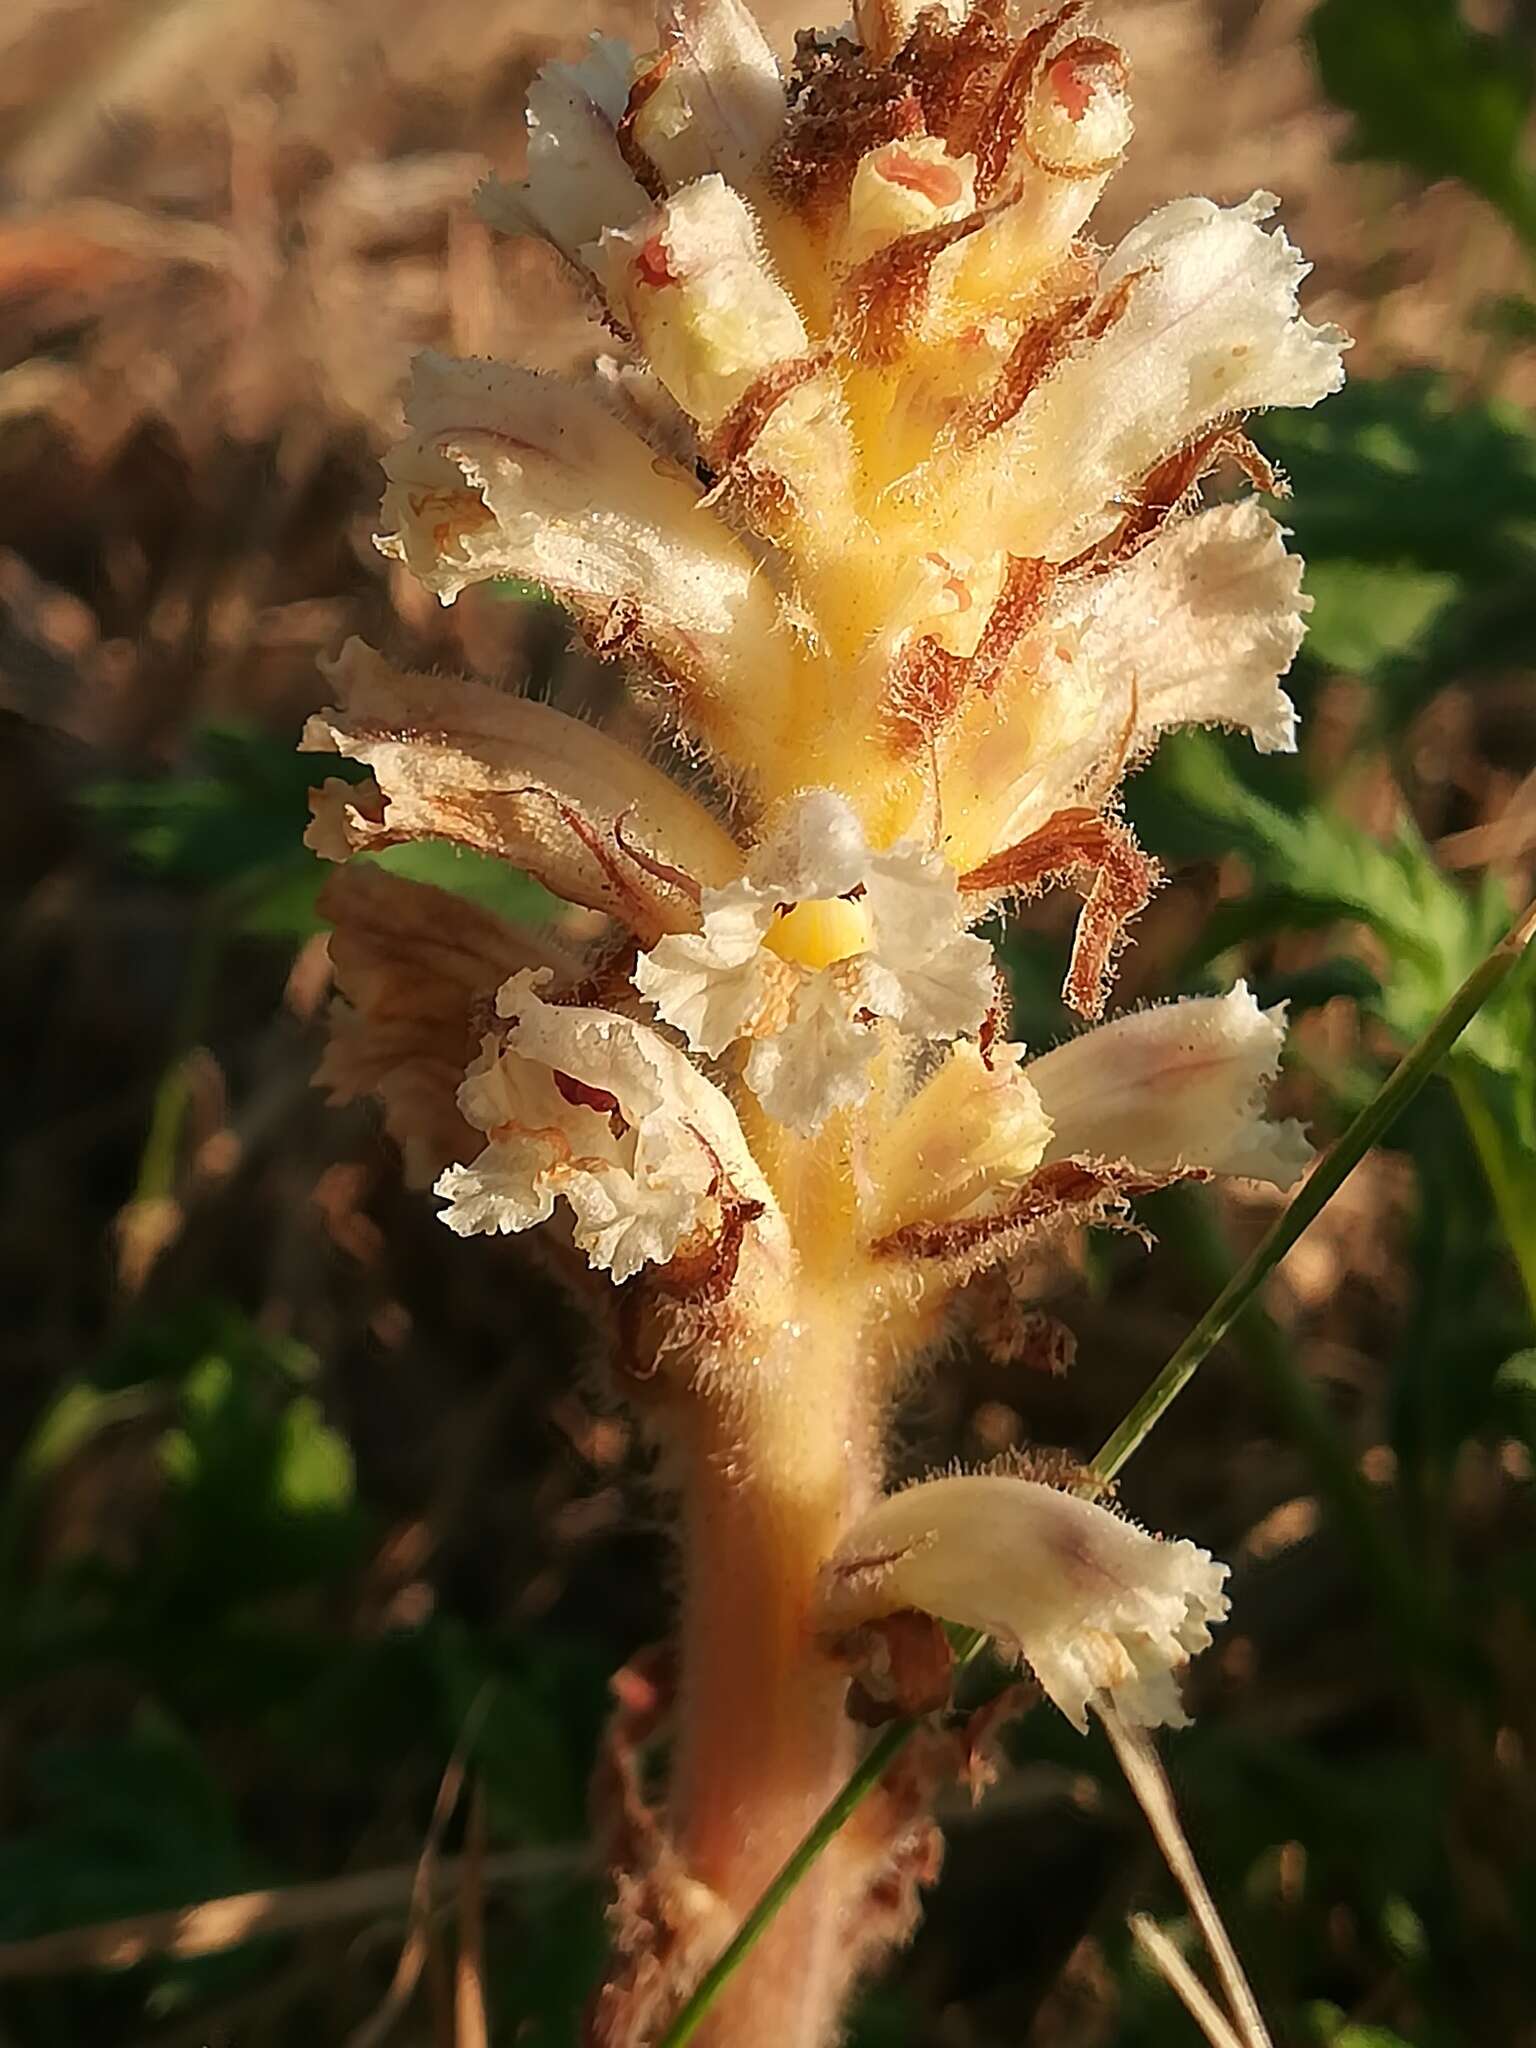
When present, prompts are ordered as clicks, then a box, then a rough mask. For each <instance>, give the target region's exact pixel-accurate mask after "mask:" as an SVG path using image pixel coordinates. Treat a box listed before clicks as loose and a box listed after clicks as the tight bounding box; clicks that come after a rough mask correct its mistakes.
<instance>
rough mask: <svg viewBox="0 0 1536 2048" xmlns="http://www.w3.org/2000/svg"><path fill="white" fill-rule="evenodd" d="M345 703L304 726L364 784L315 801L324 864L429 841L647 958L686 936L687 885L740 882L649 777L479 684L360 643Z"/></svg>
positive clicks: (610, 747)
mask: <svg viewBox="0 0 1536 2048" xmlns="http://www.w3.org/2000/svg"><path fill="white" fill-rule="evenodd" d="M331 673H332V678H333V680H334V681H335V682H336V683H338V684H339V685H340V686H341V697H342V701H341V703H340V705H339V706H338V707H336V708H335V709H333V710H330V711H326V712H322V713H320V714H319V715H318V716H316V717H315V718H312V719H311V720H310V722H309V725H308V727H307V728H306V730H305V735H304V744H305V746H306V747H307V748H308V749H309V750H310V751H312V752H334V753H341V754H347V755H350V756H351V758H352V759H353V760H356V761H361V762H362V763H363V764H364V765H365V766H366V767H368V768H370V769H371V770H372V771H373V776H374V782H373V783H372V784H371V785H370V784H366V783H365V784H363V785H362V786H361V787H353V786H350V785H348V784H345V783H340V782H332V783H329V784H327V785H326V787H325V788H324V789H323V790H322V791H320V792H318V793H317V795H316V798H315V801H314V809H315V820H314V823H313V824H312V825H311V828H310V833H309V844H310V845H311V846H312V847H313V848H314V850H315V851H316V852H317V853H320V854H321V855H323V856H324V857H325V858H327V859H332V860H336V859H345V858H346V857H347V856H348V855H349V854H350V853H354V852H358V851H367V850H369V849H377V848H380V847H384V846H393V845H398V844H400V843H401V842H402V841H409V840H416V839H442V840H447V841H450V842H451V843H453V844H455V845H458V846H466V847H470V848H472V849H473V850H474V851H476V852H477V853H485V854H492V855H494V856H496V857H497V858H499V859H501V860H505V861H508V862H509V863H511V864H512V865H513V866H514V867H519V868H522V869H525V870H526V871H527V872H528V873H529V874H531V875H533V876H535V877H536V878H537V879H538V880H539V881H541V882H543V883H544V884H545V886H546V887H547V888H549V889H551V890H552V891H553V892H554V893H555V894H556V895H558V896H561V897H563V898H564V899H565V901H566V902H568V903H577V904H582V905H585V906H586V907H587V908H589V909H592V910H600V911H603V912H606V913H607V914H608V915H609V916H611V917H614V918H616V919H618V921H619V922H620V923H621V924H623V925H625V926H626V927H627V928H628V929H629V930H630V931H632V932H633V933H634V934H635V935H636V937H637V938H638V939H639V940H640V941H641V942H642V943H643V944H646V945H650V944H653V943H654V942H655V940H656V939H658V938H659V937H661V936H662V934H663V933H666V932H676V931H687V930H690V929H692V928H693V927H694V925H695V924H696V922H697V917H698V884H699V883H701V882H702V883H705V884H708V885H711V886H720V885H722V884H723V883H724V882H726V881H729V880H731V879H732V878H733V877H734V875H735V874H736V873H737V872H739V869H740V863H741V856H740V854H739V852H738V850H737V848H736V845H735V843H734V841H733V840H732V839H731V838H730V836H729V834H728V833H727V832H726V831H725V829H724V827H723V826H721V825H719V824H717V823H716V821H715V819H714V818H713V817H712V816H711V815H710V813H709V812H708V811H706V810H705V809H704V807H703V805H702V804H699V803H697V802H696V801H695V800H694V799H693V798H692V797H690V796H689V795H688V794H687V792H686V791H685V790H683V789H681V788H680V787H679V786H678V785H677V783H675V782H674V781H672V780H671V779H670V778H669V777H668V776H666V775H664V774H663V773H662V772H661V770H660V769H659V768H654V767H652V766H651V765H650V763H649V762H647V761H645V760H643V759H642V758H641V757H640V756H638V755H637V754H635V753H634V752H632V751H631V750H630V749H629V748H627V747H625V746H623V745H622V744H621V743H620V742H619V741H617V740H614V739H610V738H609V737H608V736H607V735H605V734H603V733H599V732H596V731H594V730H593V729H592V728H591V727H589V726H586V725H583V724H582V723H581V722H580V721H579V720H577V719H573V718H570V717H568V716H567V715H566V714H565V713H563V712H559V711H555V710H552V709H551V708H550V706H549V705H547V704H538V703H534V702H533V701H531V700H530V699H528V698H522V697H512V696H508V695H507V694H505V693H504V692H502V691H498V690H492V689H490V688H488V687H486V686H485V685H484V684H481V683H469V682H459V681H451V680H445V679H442V678H439V677H434V676H419V675H408V674H405V673H404V672H402V671H400V670H398V669H395V668H392V667H391V666H390V664H389V663H388V662H386V661H384V660H383V659H382V658H381V657H380V656H378V655H376V654H374V653H373V652H372V650H371V649H368V648H366V647H363V646H362V645H361V643H360V642H356V641H353V642H349V644H348V646H347V648H346V649H345V650H344V651H343V653H342V655H341V657H340V659H339V660H338V661H337V662H336V663H335V664H334V665H333V667H332V671H331Z"/></svg>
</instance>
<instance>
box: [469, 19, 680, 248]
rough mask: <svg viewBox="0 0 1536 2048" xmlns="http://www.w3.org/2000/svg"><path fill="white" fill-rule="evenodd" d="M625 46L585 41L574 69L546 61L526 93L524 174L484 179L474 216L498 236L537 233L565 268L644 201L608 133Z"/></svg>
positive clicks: (622, 99)
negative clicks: (518, 179) (514, 179)
mask: <svg viewBox="0 0 1536 2048" xmlns="http://www.w3.org/2000/svg"><path fill="white" fill-rule="evenodd" d="M632 61H633V60H632V58H631V56H630V52H629V49H628V47H627V46H626V45H625V44H624V43H621V42H617V41H614V40H613V39H611V38H609V37H606V36H594V37H593V38H592V49H591V53H590V54H589V55H588V56H587V57H586V59H585V60H584V61H583V62H582V63H580V64H546V65H545V67H544V69H543V70H542V71H541V72H540V73H539V74H538V76H537V77H536V78H535V79H534V81H533V83H532V85H531V86H530V87H529V88H528V116H527V118H528V176H527V179H526V181H525V182H524V183H523V184H521V185H510V184H508V183H506V181H505V180H503V179H501V178H490V179H488V180H487V181H486V183H485V184H484V185H482V186H481V187H480V190H479V191H478V192H477V193H476V194H475V204H476V207H477V208H478V210H479V212H480V215H481V217H482V218H483V219H484V220H486V221H488V222H489V223H490V225H491V226H492V227H497V228H501V229H502V230H503V231H504V232H506V233H523V234H526V233H532V234H539V235H543V236H544V237H545V238H546V239H547V240H548V241H550V242H553V243H554V245H555V247H556V248H557V249H559V250H560V251H561V252H562V253H563V254H564V255H565V256H567V257H569V258H570V260H571V261H572V262H573V263H580V262H581V260H582V257H581V251H582V249H583V248H584V247H585V245H586V244H587V243H589V242H595V241H596V240H597V237H598V236H599V235H600V234H601V233H602V231H603V229H604V228H605V227H619V226H622V225H624V224H625V223H626V222H628V221H631V220H637V219H638V218H639V216H640V215H641V214H642V213H644V212H645V211H646V209H647V207H648V206H649V205H650V203H651V202H650V197H649V195H648V194H647V192H646V190H645V187H644V186H643V185H642V184H640V182H639V180H638V179H637V178H636V177H635V175H634V172H633V171H632V170H631V169H630V167H629V166H628V164H626V163H625V161H624V158H623V155H622V153H621V152H620V149H619V145H618V141H617V138H616V133H615V131H616V129H617V127H618V124H619V121H620V119H621V118H622V116H623V113H624V108H625V104H626V102H627V101H628V98H629V75H630V70H631V68H632Z"/></svg>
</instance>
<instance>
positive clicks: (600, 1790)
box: [582, 1648, 728, 2048]
mask: <svg viewBox="0 0 1536 2048" xmlns="http://www.w3.org/2000/svg"><path fill="white" fill-rule="evenodd" d="M673 1684H674V1681H673V1676H672V1659H671V1653H670V1652H669V1651H668V1650H665V1649H661V1648H652V1649H649V1650H644V1651H641V1652H640V1654H639V1655H638V1656H636V1657H635V1658H634V1659H632V1661H631V1662H630V1663H628V1664H626V1665H625V1666H624V1667H623V1669H622V1670H620V1671H617V1672H615V1674H614V1676H613V1678H612V1679H611V1680H610V1681H609V1685H610V1689H611V1691H612V1693H613V1698H614V1706H613V1711H612V1714H611V1715H610V1717H609V1721H608V1725H607V1727H606V1729H605V1730H604V1732H603V1737H602V1742H601V1744H600V1746H599V1749H598V1755H597V1763H596V1765H595V1767H594V1769H593V1774H592V1793H591V1805H592V1823H593V1828H594V1831H595V1833H596V1835H597V1841H598V1846H599V1851H600V1853H601V1854H602V1855H603V1857H604V1858H605V1860H606V1862H607V1865H608V1869H609V1874H610V1876H611V1878H612V1881H613V1885H614V1900H613V1903H612V1905H611V1906H610V1907H609V1908H608V1920H609V1925H610V1927H611V1929H612V1938H613V1953H612V1957H611V1960H610V1964H609V1974H608V1976H607V1978H606V1980H605V1981H604V1983H603V1984H602V1985H601V1986H600V1987H599V1989H598V1990H597V1992H596V1993H595V1995H594V1997H593V1999H592V2002H591V2004H590V2006H589V2007H588V2009H587V2012H586V2015H585V2020H584V2023H583V2027H582V2041H583V2044H584V2048H644V2044H645V2043H647V2042H650V2041H652V2040H654V2039H655V2038H656V2036H657V2035H658V2034H659V2032H660V2031H661V2028H662V2027H663V2026H664V2025H665V2023H666V2021H667V2019H668V2018H669V2017H670V2015H671V2014H672V2013H673V2012H674V2011H675V2010H676V2008H677V2007H678V2005H680V2004H681V2002H682V2000H683V1998H684V1997H685V1996H686V1995H687V1992H688V1990H689V1988H690V1987H691V1984H692V1982H693V1980H694V1978H695V1977H697V1975H698V1974H699V1971H700V1970H701V1969H702V1968H703V1966H704V1963H705V1962H706V1961H707V1960H708V1957H709V1954H710V1952H711V1950H712V1949H713V1948H714V1947H717V1946H718V1945H719V1943H720V1940H721V1939H722V1937H723V1935H724V1934H725V1932H726V1931H727V1928H726V1924H725V1923H726V1921H727V1917H728V1916H727V1915H726V1911H725V1907H724V1905H723V1903H722V1902H721V1901H720V1900H718V1899H716V1898H715V1897H714V1895H713V1894H712V1893H711V1892H710V1891H709V1890H708V1889H707V1888H706V1887H705V1886H704V1885H702V1884H700V1883H698V1882H697V1881H696V1880H695V1879H693V1878H691V1877H689V1875H688V1873H687V1871H686V1870H685V1868H684V1866H683V1863H682V1859H681V1858H680V1856H679V1855H678V1852H677V1849H676V1846H675V1845H674V1843H673V1841H672V1837H671V1835H670V1834H669V1832H668V1831H667V1828H666V1825H665V1823H664V1822H663V1821H662V1819H661V1817H660V1815H659V1814H658V1813H657V1812H656V1810H655V1808H654V1807H653V1806H651V1804H650V1802H649V1801H648V1800H647V1798H646V1796H645V1789H644V1784H643V1777H642V1766H641V1753H642V1751H643V1749H644V1748H645V1746H646V1745H647V1744H648V1743H650V1742H651V1741H653V1740H654V1739H655V1737H656V1736H657V1735H658V1733H659V1732H660V1731H661V1730H662V1729H663V1728H664V1726H665V1725H666V1722H667V1719H668V1717H669V1715H670V1713H671V1709H672V1695H673Z"/></svg>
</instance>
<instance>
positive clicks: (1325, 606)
mask: <svg viewBox="0 0 1536 2048" xmlns="http://www.w3.org/2000/svg"><path fill="white" fill-rule="evenodd" d="M1261 432H1262V438H1263V441H1264V444H1265V447H1266V449H1267V451H1268V452H1269V453H1270V454H1271V455H1273V456H1274V458H1275V459H1276V460H1277V461H1278V462H1279V463H1280V465H1281V466H1282V468H1284V469H1285V470H1286V471H1287V473H1288V474H1289V476H1290V477H1291V479H1292V482H1293V484H1294V486H1295V495H1294V496H1293V497H1290V498H1288V499H1286V500H1285V502H1284V504H1283V505H1282V506H1280V507H1279V508H1278V509H1279V510H1280V512H1281V516H1282V517H1283V518H1284V520H1285V523H1286V524H1287V526H1289V527H1291V528H1292V529H1293V531H1294V533H1295V536H1296V545H1297V548H1298V550H1299V551H1300V553H1301V554H1302V555H1303V556H1304V558H1305V560H1306V563H1307V578H1306V582H1307V588H1308V590H1309V591H1310V592H1311V594H1312V596H1313V598H1314V600H1315V609H1314V611H1313V614H1312V618H1311V622H1310V630H1309V635H1308V639H1307V643H1306V648H1305V650H1304V655H1305V659H1304V661H1303V664H1302V667H1301V669H1300V670H1299V671H1298V676H1297V681H1298V683H1299V684H1300V685H1301V690H1302V693H1303V694H1304V691H1305V686H1306V681H1307V674H1308V671H1309V669H1314V668H1316V667H1317V666H1318V665H1322V666H1325V667H1331V668H1336V669H1343V670H1347V671H1350V672H1353V673H1355V674H1357V675H1360V676H1361V677H1363V678H1364V679H1365V680H1366V681H1368V682H1370V683H1371V684H1373V685H1374V686H1375V689H1376V692H1377V711H1378V716H1379V717H1380V719H1381V721H1382V723H1383V725H1384V727H1385V728H1386V729H1387V730H1396V729H1400V728H1401V726H1402V725H1403V724H1404V723H1405V722H1406V720H1407V719H1408V718H1410V717H1411V716H1412V715H1413V714H1414V712H1415V711H1416V710H1417V709H1418V708H1419V706H1420V705H1421V704H1422V703H1423V702H1424V701H1425V700H1426V698H1427V697H1428V696H1429V695H1431V694H1432V693H1433V692H1434V691H1435V690H1437V689H1439V688H1441V687H1442V686H1443V685H1444V683H1445V681H1446V679H1447V677H1448V676H1450V675H1453V674H1454V675H1465V676H1478V675H1487V674H1494V673H1497V672H1500V671H1503V670H1507V669H1508V668H1509V667H1511V666H1519V665H1521V664H1522V663H1526V662H1529V661H1532V660H1536V609H1533V607H1532V606H1531V604H1530V602H1529V597H1528V592H1529V589H1530V586H1531V583H1532V580H1533V579H1536V434H1533V431H1532V422H1531V419H1530V417H1529V415H1528V414H1526V413H1524V412H1522V411H1521V410H1520V409H1519V408H1516V407H1513V406H1507V405H1502V404H1498V403H1485V402H1468V401H1467V399H1466V398H1465V395H1464V394H1462V393H1459V392H1458V391H1456V390H1455V389H1454V388H1453V387H1452V386H1451V384H1450V383H1449V381H1448V380H1447V379H1445V378H1443V377H1438V376H1434V375H1429V374H1425V373H1420V372H1415V373H1412V374H1409V375H1404V376H1400V377H1393V378H1387V379H1383V380H1380V381H1378V382H1372V381H1370V380H1369V379H1357V380H1356V381H1354V382H1352V383H1351V384H1349V385H1348V386H1346V388H1345V389H1344V390H1343V391H1342V392H1340V393H1339V394H1338V396H1337V397H1336V398H1333V399H1331V400H1330V401H1329V403H1328V404H1327V405H1326V406H1320V407H1318V408H1317V410H1316V411H1315V412H1310V413H1294V414H1283V413H1273V414H1270V415H1269V416H1268V417H1267V418H1266V419H1265V421H1264V422H1263V426H1262V430H1261Z"/></svg>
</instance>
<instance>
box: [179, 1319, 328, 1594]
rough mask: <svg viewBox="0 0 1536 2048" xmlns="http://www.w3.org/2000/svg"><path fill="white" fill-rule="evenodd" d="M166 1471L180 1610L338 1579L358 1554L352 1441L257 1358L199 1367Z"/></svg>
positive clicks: (205, 1362) (208, 1359) (182, 1406)
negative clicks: (184, 1606) (187, 1603)
mask: <svg viewBox="0 0 1536 2048" xmlns="http://www.w3.org/2000/svg"><path fill="white" fill-rule="evenodd" d="M160 1460H161V1466H162V1469H163V1471H164V1473H165V1476H166V1479H167V1482H168V1485H169V1489H170V1503H169V1504H170V1510H171V1531H170V1537H169V1545H168V1555H167V1556H166V1558H165V1559H164V1561H163V1570H164V1572H165V1573H166V1574H167V1576H168V1580H169V1586H170V1587H171V1588H172V1589H174V1591H175V1594H176V1597H177V1598H178V1599H179V1600H181V1601H187V1600H191V1601H192V1602H193V1603H194V1604H197V1605H210V1606H212V1607H213V1608H215V1609H219V1610H222V1609H227V1608H228V1607H230V1606H231V1605H234V1604H237V1603H238V1602H239V1601H241V1600H242V1599H252V1598H258V1597H262V1596H264V1595H267V1594H270V1593H273V1592H277V1591H281V1590H285V1589H288V1588H291V1587H298V1586H304V1585H310V1584H317V1583H323V1582H325V1581H328V1580H330V1579H333V1578H334V1577H336V1575H337V1574H338V1573H340V1572H343V1571H345V1570H346V1569H347V1568H348V1567H349V1566H350V1565H351V1564H352V1562H353V1561H354V1560H355V1558H356V1557H357V1555H358V1554H359V1550H360V1547H361V1543H362V1539H363V1534H364V1529H363V1517H362V1514H361V1511H360V1510H359V1508H358V1505H357V1501H356V1489H355V1475H354V1470H353V1462H352V1453H351V1450H350V1448H349V1447H348V1445H347V1443H346V1440H345V1438H343V1437H342V1436H341V1435H340V1434H339V1432H338V1431H336V1430H335V1429H333V1428H332V1427H331V1426H330V1425H329V1424H328V1423H327V1422H326V1421H325V1419H324V1415H323V1413H322V1411H321V1408H320V1405H319V1403H318V1402H317V1401H316V1400H315V1399H314V1398H313V1397H312V1396H310V1395H298V1396H289V1395H288V1394H287V1393H286V1392H285V1390H284V1389H283V1388H282V1387H281V1386H279V1385H275V1384H274V1382H273V1379H272V1376H271V1374H270V1373H269V1372H266V1371H264V1370H263V1369H262V1367H261V1364H260V1362H259V1361H253V1360H252V1358H251V1356H250V1354H249V1353H248V1352H242V1351H241V1350H239V1349H235V1348H231V1349H230V1350H228V1351H215V1352H211V1353H209V1354H207V1355H206V1356H204V1357H202V1358H200V1359H198V1360H197V1362H196V1363H195V1364H194V1365H193V1366H192V1367H191V1369H190V1370H189V1371H188V1372H187V1374H186V1376H185V1378H184V1380H183V1382H182V1387H181V1394H180V1402H179V1427H178V1428H175V1429H172V1430H169V1431H168V1432H167V1433H166V1435H165V1436H164V1437H163V1439H162V1440H161V1445H160Z"/></svg>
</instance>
